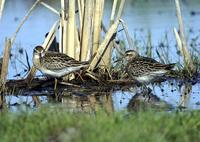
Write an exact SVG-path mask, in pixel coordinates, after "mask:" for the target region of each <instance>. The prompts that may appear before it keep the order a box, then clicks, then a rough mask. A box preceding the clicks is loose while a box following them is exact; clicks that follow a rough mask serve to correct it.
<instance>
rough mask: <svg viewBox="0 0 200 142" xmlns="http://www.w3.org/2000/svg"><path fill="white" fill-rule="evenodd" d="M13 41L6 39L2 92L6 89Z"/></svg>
mask: <svg viewBox="0 0 200 142" xmlns="http://www.w3.org/2000/svg"><path fill="white" fill-rule="evenodd" d="M10 49H11V39H7V38H6V39H5V48H4V53H3V62H2V69H1V87H2V90H4V88H5V84H6V78H7V74H8V64H9V59H10Z"/></svg>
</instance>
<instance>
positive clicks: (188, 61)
mask: <svg viewBox="0 0 200 142" xmlns="http://www.w3.org/2000/svg"><path fill="white" fill-rule="evenodd" d="M175 4H176V14H177V18H178V24H179V31H180V35H179V34H178V32H177V30H176V29H174V32H175V36H176V39H177V44H178V47H179V50H180V51H181V54H182V56H183V58H184V64H185V67H186V69H187V71H188V72H189V73H190V74H192V73H194V72H196V67H195V66H194V64H193V61H192V58H191V55H190V52H189V50H188V47H187V42H186V39H185V35H184V25H183V20H182V14H181V8H180V3H179V0H175ZM179 36H180V37H179Z"/></svg>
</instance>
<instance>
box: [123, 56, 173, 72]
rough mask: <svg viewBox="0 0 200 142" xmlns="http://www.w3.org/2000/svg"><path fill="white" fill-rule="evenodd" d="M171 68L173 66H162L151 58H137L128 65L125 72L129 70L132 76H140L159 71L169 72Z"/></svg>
mask: <svg viewBox="0 0 200 142" xmlns="http://www.w3.org/2000/svg"><path fill="white" fill-rule="evenodd" d="M173 66H174V64H162V63H160V62H158V61H156V60H154V59H152V58H148V57H139V58H136V59H133V60H132V61H131V62H129V63H128V66H127V71H129V70H130V72H132V73H131V74H132V75H133V76H140V75H145V74H148V73H150V72H156V71H159V70H170V69H171V68H173Z"/></svg>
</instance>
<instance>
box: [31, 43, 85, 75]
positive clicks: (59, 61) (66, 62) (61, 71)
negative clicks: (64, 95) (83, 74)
mask: <svg viewBox="0 0 200 142" xmlns="http://www.w3.org/2000/svg"><path fill="white" fill-rule="evenodd" d="M33 64H34V66H35V67H36V68H37V69H38V70H40V71H41V72H42V73H44V74H46V75H49V76H52V77H55V78H60V77H63V76H65V75H67V74H69V73H72V72H76V71H79V70H81V69H82V68H87V67H88V66H89V62H88V61H84V62H80V61H77V60H75V59H74V58H71V57H69V56H67V55H66V54H63V53H58V52H53V51H45V50H44V48H43V47H42V46H36V47H35V48H34V50H33Z"/></svg>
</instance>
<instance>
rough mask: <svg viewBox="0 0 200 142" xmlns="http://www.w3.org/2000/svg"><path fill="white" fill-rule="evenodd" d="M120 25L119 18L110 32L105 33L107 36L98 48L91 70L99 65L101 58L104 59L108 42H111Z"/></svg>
mask: <svg viewBox="0 0 200 142" xmlns="http://www.w3.org/2000/svg"><path fill="white" fill-rule="evenodd" d="M118 25H119V20H117V21H116V22H115V23H114V24H113V25H112V26H111V27H110V29H109V30H108V32H107V33H106V35H105V38H104V40H103V42H102V43H101V44H100V46H99V48H98V50H97V54H96V55H95V57H94V58H93V60H92V62H91V63H90V67H89V70H91V71H93V70H94V69H95V68H96V67H97V65H98V64H99V62H100V60H103V62H105V61H104V59H102V56H103V55H104V53H105V52H106V50H107V48H108V44H109V43H110V42H111V40H113V39H112V37H113V35H114V34H115V33H116V30H117V27H118Z"/></svg>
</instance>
